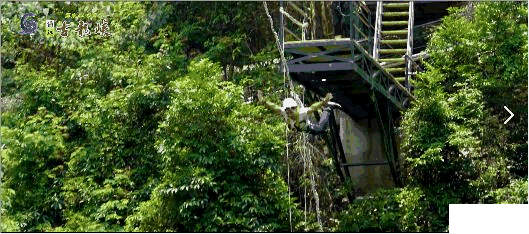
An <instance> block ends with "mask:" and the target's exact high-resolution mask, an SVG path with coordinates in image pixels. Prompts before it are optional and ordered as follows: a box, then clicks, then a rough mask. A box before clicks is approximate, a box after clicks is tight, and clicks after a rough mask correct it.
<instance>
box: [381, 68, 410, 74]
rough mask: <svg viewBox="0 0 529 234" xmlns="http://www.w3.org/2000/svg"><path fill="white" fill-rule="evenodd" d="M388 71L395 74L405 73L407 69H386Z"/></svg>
mask: <svg viewBox="0 0 529 234" xmlns="http://www.w3.org/2000/svg"><path fill="white" fill-rule="evenodd" d="M386 71H387V72H389V73H394V72H405V71H406V69H405V68H403V67H394V68H386Z"/></svg>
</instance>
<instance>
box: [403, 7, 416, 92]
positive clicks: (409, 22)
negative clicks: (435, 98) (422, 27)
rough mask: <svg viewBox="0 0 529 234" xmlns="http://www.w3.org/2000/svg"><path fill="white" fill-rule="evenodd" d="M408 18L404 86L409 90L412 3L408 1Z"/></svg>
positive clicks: (411, 49) (411, 50)
mask: <svg viewBox="0 0 529 234" xmlns="http://www.w3.org/2000/svg"><path fill="white" fill-rule="evenodd" d="M408 11H409V18H408V40H407V43H406V55H408V57H409V58H408V60H407V62H406V76H405V81H404V84H405V85H406V88H407V89H408V90H410V83H409V77H410V76H411V74H412V70H411V69H412V61H411V59H410V58H411V56H412V55H413V18H414V17H413V14H414V10H413V1H410V4H409V10H408Z"/></svg>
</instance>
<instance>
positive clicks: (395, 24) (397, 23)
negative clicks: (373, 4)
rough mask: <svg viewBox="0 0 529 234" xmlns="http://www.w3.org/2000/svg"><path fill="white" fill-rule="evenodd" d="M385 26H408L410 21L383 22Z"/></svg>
mask: <svg viewBox="0 0 529 234" xmlns="http://www.w3.org/2000/svg"><path fill="white" fill-rule="evenodd" d="M382 25H384V26H399V25H408V21H382Z"/></svg>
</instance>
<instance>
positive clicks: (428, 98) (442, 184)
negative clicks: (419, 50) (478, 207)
mask: <svg viewBox="0 0 529 234" xmlns="http://www.w3.org/2000/svg"><path fill="white" fill-rule="evenodd" d="M469 9H473V12H471V14H468V10H469ZM427 51H428V53H429V54H430V56H431V58H430V59H428V60H426V61H423V62H424V64H425V65H426V70H427V71H426V72H424V73H422V74H420V76H419V77H420V81H418V82H417V83H416V84H415V85H416V87H417V89H416V90H415V95H416V97H417V99H418V100H417V102H415V103H413V105H412V107H411V108H410V109H408V110H407V111H406V112H405V114H404V118H403V120H402V123H401V131H402V132H403V143H402V152H401V160H402V165H403V171H404V172H403V174H404V175H403V176H404V177H405V178H407V181H406V187H405V188H403V189H402V190H397V191H394V190H391V191H381V192H380V193H378V194H374V195H373V196H374V197H375V198H373V199H371V200H367V201H361V202H355V204H353V205H352V206H351V207H350V210H348V211H347V212H345V213H344V216H343V219H344V220H343V221H342V222H343V223H342V226H341V229H342V230H345V231H420V232H431V231H434V232H440V231H446V230H447V229H448V205H449V204H454V203H511V204H512V203H515V204H516V203H527V196H528V194H527V4H523V3H513V2H487V3H479V4H474V7H473V8H470V6H468V8H452V9H451V10H450V15H449V16H447V17H445V18H444V19H443V22H442V24H441V25H440V26H439V27H438V28H437V29H436V30H435V32H434V33H433V34H432V35H431V36H430V41H429V43H428V48H427ZM503 106H508V107H509V109H510V110H511V111H512V112H514V113H515V118H513V119H512V120H510V121H509V123H508V124H507V125H503V121H504V120H505V119H506V118H507V117H508V115H506V111H505V110H504V107H503ZM375 210H377V212H374V211H375ZM344 221H345V222H344Z"/></svg>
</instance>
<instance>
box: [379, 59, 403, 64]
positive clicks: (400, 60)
mask: <svg viewBox="0 0 529 234" xmlns="http://www.w3.org/2000/svg"><path fill="white" fill-rule="evenodd" d="M379 61H380V62H382V63H398V62H404V58H387V59H379Z"/></svg>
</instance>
